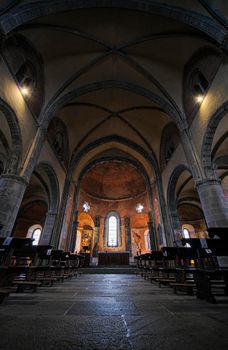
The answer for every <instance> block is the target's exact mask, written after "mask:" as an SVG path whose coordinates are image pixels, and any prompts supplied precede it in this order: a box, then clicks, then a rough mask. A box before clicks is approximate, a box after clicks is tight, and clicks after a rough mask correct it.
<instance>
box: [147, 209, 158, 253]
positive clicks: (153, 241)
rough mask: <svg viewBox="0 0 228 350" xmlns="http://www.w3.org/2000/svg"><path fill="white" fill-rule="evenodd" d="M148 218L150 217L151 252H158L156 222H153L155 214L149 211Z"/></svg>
mask: <svg viewBox="0 0 228 350" xmlns="http://www.w3.org/2000/svg"><path fill="white" fill-rule="evenodd" d="M148 216H149V221H148V230H149V237H150V247H151V250H156V249H157V244H156V243H157V240H156V231H155V228H154V222H153V213H152V212H151V211H149V212H148Z"/></svg>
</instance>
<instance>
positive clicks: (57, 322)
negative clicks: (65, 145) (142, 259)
mask: <svg viewBox="0 0 228 350" xmlns="http://www.w3.org/2000/svg"><path fill="white" fill-rule="evenodd" d="M0 349H1V350H21V349H23V350H38V349H40V350H46V349H51V350H80V349H94V350H95V349H96V350H102V349H108V350H111V349H124V350H127V349H139V350H143V349H150V350H151V349H156V350H160V349H162V350H164V349H165V350H174V349H175V350H180V349H181V350H201V349H202V350H204V349H205V350H215V349H218V350H223V349H224V350H225V349H226V350H227V349H228V298H227V299H225V298H222V297H221V298H219V300H218V303H217V304H216V305H212V304H209V303H207V302H206V301H200V300H196V299H195V297H191V296H186V295H174V294H173V292H172V290H171V289H170V288H168V287H163V288H161V289H159V288H158V286H157V285H156V284H153V285H151V284H150V282H148V281H145V280H143V279H142V278H141V277H139V276H135V275H126V274H125V275H121V274H118V275H101V274H99V275H96V274H91V275H82V276H81V277H79V278H76V279H74V280H70V281H65V282H64V284H56V285H55V286H54V287H43V288H40V289H39V291H38V292H37V293H36V294H30V293H28V292H26V293H24V294H14V293H12V294H11V296H10V297H9V298H7V299H5V301H4V302H3V304H1V305H0Z"/></svg>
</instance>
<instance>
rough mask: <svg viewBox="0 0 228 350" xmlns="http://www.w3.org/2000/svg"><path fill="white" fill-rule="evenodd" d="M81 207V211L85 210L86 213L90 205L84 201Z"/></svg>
mask: <svg viewBox="0 0 228 350" xmlns="http://www.w3.org/2000/svg"><path fill="white" fill-rule="evenodd" d="M82 207H83V211H85V212H86V213H88V211H89V210H90V205H89V203H88V202H84V203H83V206H82Z"/></svg>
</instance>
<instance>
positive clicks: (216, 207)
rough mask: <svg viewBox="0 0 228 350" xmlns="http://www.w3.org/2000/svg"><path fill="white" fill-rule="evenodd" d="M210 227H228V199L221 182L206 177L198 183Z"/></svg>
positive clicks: (197, 186)
mask: <svg viewBox="0 0 228 350" xmlns="http://www.w3.org/2000/svg"><path fill="white" fill-rule="evenodd" d="M196 188H197V191H198V194H199V197H200V201H201V205H202V208H203V212H204V216H205V220H206V223H207V226H208V228H211V227H228V200H227V198H226V197H225V195H224V192H223V189H222V186H221V183H220V181H219V180H216V179H206V180H203V181H201V182H198V183H197V185H196Z"/></svg>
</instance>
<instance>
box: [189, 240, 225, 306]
mask: <svg viewBox="0 0 228 350" xmlns="http://www.w3.org/2000/svg"><path fill="white" fill-rule="evenodd" d="M183 243H188V244H190V245H191V247H192V249H194V250H195V251H196V252H197V255H198V260H199V268H197V269H196V270H195V271H194V272H193V274H194V279H195V282H196V288H197V292H196V296H197V298H199V299H206V300H207V301H209V302H211V303H216V299H215V296H216V294H217V292H218V290H221V291H222V292H223V295H228V241H227V240H222V239H203V240H202V239H196V238H195V239H194V238H192V239H185V240H183Z"/></svg>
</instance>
